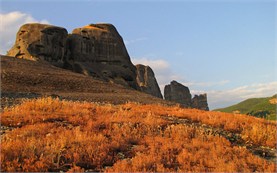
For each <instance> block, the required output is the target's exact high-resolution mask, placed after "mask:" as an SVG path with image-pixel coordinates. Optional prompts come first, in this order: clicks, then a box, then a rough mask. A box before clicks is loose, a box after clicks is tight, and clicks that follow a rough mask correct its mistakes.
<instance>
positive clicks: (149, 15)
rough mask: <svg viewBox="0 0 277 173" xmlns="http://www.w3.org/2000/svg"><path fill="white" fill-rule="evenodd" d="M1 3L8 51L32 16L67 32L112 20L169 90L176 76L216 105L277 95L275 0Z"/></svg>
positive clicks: (136, 57)
mask: <svg viewBox="0 0 277 173" xmlns="http://www.w3.org/2000/svg"><path fill="white" fill-rule="evenodd" d="M0 1H1V4H0V7H1V9H0V13H1V20H2V22H1V23H2V24H1V28H0V38H1V37H2V38H1V42H0V43H1V47H0V52H1V53H5V52H6V51H7V49H9V48H10V46H11V45H12V44H13V42H14V37H15V34H16V32H17V30H18V27H19V26H20V25H22V24H23V23H26V22H42V23H50V24H53V25H57V26H62V27H65V28H66V29H67V30H68V32H71V31H72V30H73V29H74V28H77V27H81V26H84V25H87V24H90V23H98V22H107V23H112V24H114V25H115V26H116V28H117V29H118V31H119V33H120V34H121V36H122V37H123V39H124V41H125V44H126V47H127V50H128V52H129V55H130V57H131V59H132V61H133V62H134V63H144V64H147V65H150V66H151V67H152V68H153V69H154V72H155V74H156V77H157V79H158V82H159V84H160V87H161V89H162V90H163V87H164V85H165V84H168V83H169V82H170V81H171V80H177V81H179V82H181V83H183V84H184V85H186V86H188V87H189V88H190V90H191V92H192V93H203V92H206V93H208V102H209V106H210V108H211V109H214V108H219V107H224V106H228V105H231V104H234V103H237V102H239V101H242V100H244V99H246V98H250V97H263V96H270V95H273V94H274V93H277V79H276V75H275V74H276V73H277V70H276V65H277V64H276V59H277V58H276V38H277V37H276V29H277V28H276V14H277V12H276V1H274V0H222V1H219V0H206V1H205V0H196V1H192V0H190V1H188V0H183V1H181V0H179V1H169V0H168V1H166V0H164V1H158V0H156V1H141V0H136V1H117V0H115V1H100V0H99V1H95V0H81V1H77V0H76V1H74V0H71V1H65V0H62V1H58V0H56V1H54V0H48V1H35V0H32V1H27V0H17V1H15V0H0Z"/></svg>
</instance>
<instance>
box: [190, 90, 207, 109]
mask: <svg viewBox="0 0 277 173" xmlns="http://www.w3.org/2000/svg"><path fill="white" fill-rule="evenodd" d="M191 102H192V105H191V106H192V107H193V108H196V109H201V110H207V111H208V110H209V107H208V101H207V94H200V95H195V96H194V97H193V98H192V100H191Z"/></svg>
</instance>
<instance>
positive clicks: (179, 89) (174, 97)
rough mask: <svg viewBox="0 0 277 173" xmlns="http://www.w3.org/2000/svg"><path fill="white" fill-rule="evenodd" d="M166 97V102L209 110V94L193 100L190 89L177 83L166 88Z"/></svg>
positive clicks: (197, 96) (198, 96)
mask: <svg viewBox="0 0 277 173" xmlns="http://www.w3.org/2000/svg"><path fill="white" fill-rule="evenodd" d="M164 97H165V100H169V101H174V102H176V103H179V104H181V105H182V106H184V107H190V108H196V109H201V110H209V107H208V102H207V94H200V95H195V96H194V97H193V98H191V94H190V91H189V88H188V87H186V86H184V85H182V84H180V83H178V82H176V81H172V82H171V83H170V84H169V85H166V86H165V88H164Z"/></svg>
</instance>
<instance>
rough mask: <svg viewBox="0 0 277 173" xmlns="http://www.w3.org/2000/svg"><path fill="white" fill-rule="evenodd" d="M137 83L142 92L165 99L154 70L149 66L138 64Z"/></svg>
mask: <svg viewBox="0 0 277 173" xmlns="http://www.w3.org/2000/svg"><path fill="white" fill-rule="evenodd" d="M136 68H137V78H136V79H137V83H138V86H139V87H140V90H141V91H142V92H145V93H147V94H151V95H153V96H155V97H158V98H163V96H162V94H161V90H160V87H159V85H158V82H157V80H156V78H155V74H154V72H153V70H152V69H151V68H150V67H149V66H145V65H142V64H137V65H136Z"/></svg>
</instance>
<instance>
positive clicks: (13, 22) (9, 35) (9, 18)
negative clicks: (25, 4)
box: [0, 11, 49, 54]
mask: <svg viewBox="0 0 277 173" xmlns="http://www.w3.org/2000/svg"><path fill="white" fill-rule="evenodd" d="M0 19H1V25H0V36H1V40H0V54H6V52H7V51H8V50H9V49H10V48H11V47H12V45H13V44H14V41H15V37H16V33H17V31H18V29H19V28H20V26H21V25H23V24H25V23H45V24H48V23H49V22H48V21H47V20H41V21H39V20H36V19H35V18H34V17H33V16H31V15H30V14H26V13H22V12H20V11H13V12H9V13H0Z"/></svg>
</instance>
